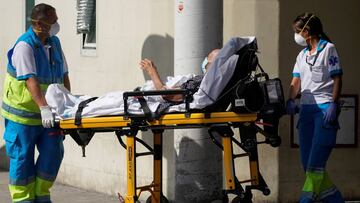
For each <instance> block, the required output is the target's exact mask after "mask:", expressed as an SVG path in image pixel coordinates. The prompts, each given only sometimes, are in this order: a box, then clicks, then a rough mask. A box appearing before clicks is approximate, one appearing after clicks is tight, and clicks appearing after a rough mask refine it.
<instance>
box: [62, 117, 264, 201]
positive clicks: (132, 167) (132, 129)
mask: <svg viewBox="0 0 360 203" xmlns="http://www.w3.org/2000/svg"><path fill="white" fill-rule="evenodd" d="M143 117H144V116H143ZM143 117H142V118H141V116H139V117H137V116H134V117H129V118H126V117H124V116H104V117H94V118H83V119H82V121H81V124H80V125H75V122H74V119H69V120H61V121H59V126H60V128H61V129H64V130H80V129H88V130H95V131H98V132H99V131H100V132H101V129H107V131H108V129H111V130H113V131H116V129H121V130H127V133H125V135H126V165H127V192H126V195H125V199H124V202H125V203H135V202H136V201H137V200H138V198H139V196H140V194H141V192H143V191H149V192H150V193H151V200H150V202H152V203H160V202H164V201H163V199H162V198H163V194H162V159H161V158H162V150H161V148H162V134H163V131H164V129H168V128H171V129H185V128H198V127H209V126H211V125H214V124H229V125H232V124H243V125H245V126H250V125H254V123H255V121H256V120H257V114H239V113H234V112H214V113H191V114H189V113H172V114H166V115H163V116H161V117H160V118H159V119H158V120H153V121H146V119H143ZM139 120H140V121H144V120H145V122H142V123H141V122H140V123H139V122H138V121H139ZM141 128H142V130H143V129H144V128H145V129H147V130H148V129H150V130H152V131H153V134H154V137H153V139H154V164H153V171H154V174H153V183H151V184H150V185H147V186H141V187H138V186H137V185H136V154H137V153H136V134H137V132H138V130H139V129H141ZM120 139H121V138H120ZM232 142H233V140H232V136H231V135H228V136H227V135H224V136H222V144H223V157H224V158H223V164H224V172H225V177H224V178H225V180H226V181H225V183H226V184H225V190H227V191H234V190H236V183H244V182H250V183H251V185H254V186H256V185H258V184H259V181H261V180H260V178H261V179H262V177H261V175H260V172H259V164H258V162H257V151H256V157H255V158H256V159H253V160H251V159H250V177H251V179H250V180H245V181H240V182H239V181H237V179H236V175H235V169H234V158H235V157H234V154H233V147H232ZM240 156H249V155H248V154H247V153H245V154H243V155H240ZM238 157H239V155H238ZM137 190H139V192H138V193H136V192H137Z"/></svg>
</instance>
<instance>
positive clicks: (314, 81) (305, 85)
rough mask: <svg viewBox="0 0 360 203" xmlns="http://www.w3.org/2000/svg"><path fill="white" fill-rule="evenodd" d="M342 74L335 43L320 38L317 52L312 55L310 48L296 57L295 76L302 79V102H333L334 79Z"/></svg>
mask: <svg viewBox="0 0 360 203" xmlns="http://www.w3.org/2000/svg"><path fill="white" fill-rule="evenodd" d="M336 75H342V69H341V66H340V61H339V56H338V54H337V51H336V48H335V45H334V44H332V43H330V42H327V41H325V40H322V39H321V40H320V41H319V43H318V47H317V50H316V52H315V53H313V54H311V55H310V52H309V50H308V48H305V49H304V50H302V51H301V52H300V53H299V55H298V56H297V58H296V63H295V66H294V70H293V77H299V78H300V79H301V100H300V103H301V104H323V103H328V102H332V101H333V98H332V93H333V87H334V80H333V79H332V77H334V76H336Z"/></svg>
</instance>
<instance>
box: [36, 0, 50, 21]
mask: <svg viewBox="0 0 360 203" xmlns="http://www.w3.org/2000/svg"><path fill="white" fill-rule="evenodd" d="M49 11H55V8H54V7H52V6H50V5H48V4H44V3H41V4H37V5H36V6H34V8H33V9H32V11H31V19H32V20H44V19H46V18H47V17H48V12H49Z"/></svg>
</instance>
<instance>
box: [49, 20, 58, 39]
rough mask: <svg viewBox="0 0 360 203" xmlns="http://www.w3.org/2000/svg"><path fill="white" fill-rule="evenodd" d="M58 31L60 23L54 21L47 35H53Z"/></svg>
mask: <svg viewBox="0 0 360 203" xmlns="http://www.w3.org/2000/svg"><path fill="white" fill-rule="evenodd" d="M59 31H60V25H59V23H58V22H56V23H54V24H52V25H51V27H50V31H49V35H50V37H52V36H55V35H56V34H57V33H59Z"/></svg>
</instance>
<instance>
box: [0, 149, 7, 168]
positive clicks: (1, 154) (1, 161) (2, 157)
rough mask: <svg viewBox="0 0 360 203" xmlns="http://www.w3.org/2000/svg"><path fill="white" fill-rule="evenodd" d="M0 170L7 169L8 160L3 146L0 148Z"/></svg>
mask: <svg viewBox="0 0 360 203" xmlns="http://www.w3.org/2000/svg"><path fill="white" fill-rule="evenodd" d="M0 169H5V170H8V169H9V158H8V157H7V155H6V149H5V145H3V146H0Z"/></svg>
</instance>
